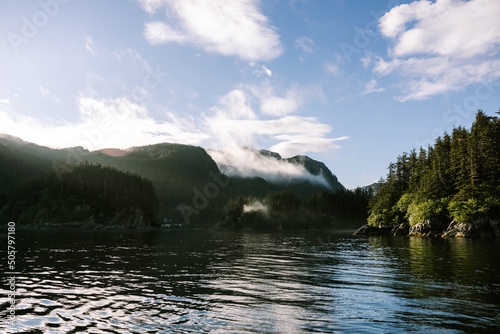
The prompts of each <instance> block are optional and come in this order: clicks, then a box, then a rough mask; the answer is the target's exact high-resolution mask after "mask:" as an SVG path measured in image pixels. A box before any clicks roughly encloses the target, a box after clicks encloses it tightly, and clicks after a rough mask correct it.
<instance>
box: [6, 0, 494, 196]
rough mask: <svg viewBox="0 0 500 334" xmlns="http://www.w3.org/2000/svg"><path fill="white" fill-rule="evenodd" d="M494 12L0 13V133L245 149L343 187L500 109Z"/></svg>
mask: <svg viewBox="0 0 500 334" xmlns="http://www.w3.org/2000/svg"><path fill="white" fill-rule="evenodd" d="M499 18H500V1H498V0H469V1H463V0H436V1H427V0H420V1H397V0H389V1H386V0H380V1H378V0H356V1H348V0H267V1H258V0H233V1H231V0H211V1H203V0H120V1H118V0H109V1H98V0H86V1H77V0H39V1H2V2H1V3H0V133H7V134H10V135H14V136H17V137H20V138H22V139H24V140H26V141H30V142H35V143H37V144H40V145H45V146H50V147H72V146H83V147H85V148H86V149H89V150H97V149H102V148H108V147H113V148H128V147H132V146H140V145H148V144H155V143H161V142H175V143H184V144H190V145H197V146H201V147H204V148H206V149H213V150H226V151H227V150H231V149H234V148H235V147H241V146H251V147H254V148H258V149H268V150H271V151H274V152H278V153H280V154H281V155H282V156H283V157H284V158H287V157H291V156H294V155H299V154H300V155H308V156H310V157H311V158H313V159H316V160H320V161H322V162H324V163H325V164H326V165H327V166H328V167H329V168H330V170H331V171H332V172H333V173H334V174H335V175H336V176H337V177H338V179H339V181H340V182H341V183H342V184H344V185H345V186H346V187H347V188H355V187H357V186H365V185H368V184H371V183H373V182H375V181H377V180H379V179H380V178H381V177H384V176H385V175H386V173H387V166H388V165H389V163H390V162H391V161H395V160H396V159H397V157H398V155H400V154H402V153H403V152H409V151H410V150H412V149H413V148H416V149H418V148H419V147H421V146H422V147H424V148H425V147H427V145H429V144H432V143H433V142H434V140H435V139H436V138H437V137H438V136H440V135H442V134H443V133H444V131H447V132H451V131H452V130H453V128H454V127H457V126H465V127H466V128H469V127H470V126H471V124H472V122H473V120H474V115H475V113H476V112H477V110H478V109H482V110H483V111H484V112H485V113H486V114H487V115H491V116H493V115H496V112H497V111H498V110H499V108H500V19H499Z"/></svg>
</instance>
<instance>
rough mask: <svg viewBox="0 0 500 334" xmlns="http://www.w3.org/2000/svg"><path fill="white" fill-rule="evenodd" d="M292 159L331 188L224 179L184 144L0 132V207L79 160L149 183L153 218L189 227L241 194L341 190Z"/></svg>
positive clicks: (302, 160) (218, 213)
mask: <svg viewBox="0 0 500 334" xmlns="http://www.w3.org/2000/svg"><path fill="white" fill-rule="evenodd" d="M271 153H272V152H269V154H271ZM272 154H273V155H275V156H276V157H279V155H277V154H275V153H272ZM279 159H281V157H279ZM292 160H293V161H290V162H291V163H295V164H302V165H303V166H304V168H305V169H307V170H308V171H309V172H310V173H311V175H318V174H319V173H320V172H321V174H322V175H324V176H325V178H326V179H327V180H329V182H331V184H332V185H333V187H330V186H325V185H321V184H317V183H311V182H307V181H305V180H297V181H296V182H295V181H293V180H291V181H289V182H269V181H266V180H265V179H263V178H260V177H251V178H248V177H247V178H243V177H227V176H225V175H223V174H221V172H220V170H219V168H218V166H217V164H216V163H215V162H214V160H213V159H212V158H211V157H210V155H208V154H207V152H206V151H205V150H204V149H203V148H200V147H194V146H188V145H180V144H168V143H164V144H157V145H150V146H143V147H133V148H130V149H127V150H117V149H106V150H100V151H94V152H89V151H88V150H85V149H83V148H82V147H73V148H67V149H50V148H47V147H43V146H38V145H35V144H32V143H27V142H24V141H22V140H19V139H16V138H13V137H9V136H5V135H4V136H3V137H2V138H0V161H1V162H2V163H1V165H0V184H1V185H2V189H1V190H0V209H2V208H3V207H4V206H5V205H6V204H8V203H11V204H12V202H11V201H12V198H13V197H14V196H18V197H16V200H21V198H20V197H19V196H20V195H15V194H16V192H17V193H19V191H21V190H20V189H21V188H22V189H24V190H22V191H21V193H23V194H24V195H25V196H27V193H28V192H29V191H28V190H26V189H32V190H33V191H35V192H43V189H45V188H43V189H39V188H36V187H35V185H36V184H39V182H41V181H40V178H44V179H47V178H48V180H49V181H50V182H55V180H59V182H63V179H64V177H66V178H67V177H69V176H68V175H71V173H72V172H73V173H74V165H76V166H78V165H80V164H84V165H85V164H91V165H98V166H101V167H99V168H103V167H102V166H110V167H113V168H115V172H118V171H122V172H126V173H132V174H137V175H138V176H140V177H141V178H143V179H144V180H149V181H151V183H152V185H153V187H154V190H155V193H156V196H157V198H158V211H159V213H158V214H157V216H158V217H159V218H160V220H162V219H163V218H167V219H169V220H171V221H173V222H178V223H186V222H189V223H191V224H192V225H205V224H211V223H214V222H215V221H217V220H221V219H223V218H224V217H225V216H226V204H227V202H228V200H230V199H233V198H236V197H237V196H240V195H241V196H253V197H257V198H264V197H265V196H266V195H267V194H268V193H270V192H271V193H273V192H281V191H292V192H294V193H296V194H298V195H299V196H300V197H301V198H302V199H307V198H309V197H310V196H311V195H312V194H315V193H318V192H320V191H324V190H327V189H330V190H331V191H334V190H335V189H337V188H338V189H344V188H343V186H342V185H341V184H340V183H338V180H337V178H336V177H335V176H334V175H333V174H332V173H331V172H330V170H328V168H327V167H326V166H325V165H324V164H322V163H321V162H318V161H315V160H312V159H310V158H308V157H303V156H301V157H294V158H292ZM96 168H97V167H96ZM31 181H33V182H34V183H31V184H30V185H29V186H27V187H28V188H26V182H31ZM37 182H38V183H37ZM50 182H49V183H50ZM52 186H54V185H53V184H52V183H50V187H49V188H50V189H52V188H51V187H52ZM103 186H104V185H103ZM23 187H24V188H23ZM30 187H31V188H30ZM33 187H35V188H36V189H35V188H33ZM332 188H334V189H332ZM51 196H52V195H51ZM137 196H140V195H139V194H137ZM31 200H33V201H35V200H44V201H45V202H47V201H46V199H43V196H42V197H36V196H35V197H32V198H31ZM109 203H111V202H109ZM112 203H115V202H112ZM33 205H34V204H33ZM69 207H71V205H70V204H68V208H69ZM17 209H19V207H17ZM17 209H16V210H17ZM20 210H21V209H20ZM23 210H24V209H22V210H21V211H23ZM68 210H69V209H68ZM3 212H4V213H5V212H6V211H5V210H4V211H3ZM13 212H16V213H19V215H21V214H22V213H21V212H20V211H19V212H18V211H15V210H14V211H12V210H11V211H10V213H11V214H12V213H13ZM23 213H24V211H23ZM43 217H45V216H43V215H38V216H37V214H36V213H34V214H33V212H31V213H30V214H29V215H27V216H24V217H23V220H28V218H29V219H35V218H38V219H41V218H43ZM62 217H67V216H66V215H62ZM17 218H18V217H14V218H11V219H17Z"/></svg>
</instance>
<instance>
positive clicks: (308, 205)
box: [220, 188, 372, 230]
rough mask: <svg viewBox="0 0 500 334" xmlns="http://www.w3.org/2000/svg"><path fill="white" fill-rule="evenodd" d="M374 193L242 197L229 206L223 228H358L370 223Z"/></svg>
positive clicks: (352, 191)
mask: <svg viewBox="0 0 500 334" xmlns="http://www.w3.org/2000/svg"><path fill="white" fill-rule="evenodd" d="M371 196H372V192H371V190H364V189H361V188H357V189H355V190H347V189H337V190H336V191H335V192H331V191H326V190H325V191H321V192H318V193H316V194H313V195H312V196H311V197H309V198H307V199H304V198H301V197H300V196H298V195H297V194H296V193H295V192H292V191H281V192H269V193H268V194H267V195H266V196H265V197H264V198H257V197H252V196H238V197H236V198H234V199H231V200H229V201H228V203H227V218H226V219H225V220H224V221H223V222H222V223H221V224H220V227H231V228H253V229H278V230H279V229H318V228H354V227H356V226H358V225H359V224H361V223H364V222H365V221H366V218H367V216H368V211H367V208H368V202H369V200H370V198H371Z"/></svg>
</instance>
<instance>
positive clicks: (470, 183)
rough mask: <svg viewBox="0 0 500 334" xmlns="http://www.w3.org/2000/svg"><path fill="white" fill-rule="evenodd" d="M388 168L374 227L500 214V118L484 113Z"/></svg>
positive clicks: (373, 211) (374, 204)
mask: <svg viewBox="0 0 500 334" xmlns="http://www.w3.org/2000/svg"><path fill="white" fill-rule="evenodd" d="M498 114H500V113H498ZM388 169H389V171H388V174H387V177H386V179H385V180H382V181H381V182H380V183H379V186H380V189H379V191H378V192H377V194H376V195H375V196H374V197H373V198H372V199H371V200H370V205H369V206H370V209H369V210H370V215H369V217H368V223H369V224H370V225H373V226H392V225H396V224H400V223H402V222H404V221H409V222H410V224H411V225H415V224H418V223H422V222H424V221H425V220H427V219H430V218H436V219H438V220H440V221H443V222H451V221H456V222H460V223H468V222H471V221H472V220H474V219H477V218H481V217H482V218H492V219H493V218H498V217H499V216H500V120H499V118H498V117H490V116H487V115H486V114H485V113H484V112H482V111H479V112H478V113H477V115H476V118H475V120H474V122H473V124H472V127H471V128H470V130H467V129H465V128H463V127H457V128H455V129H454V130H453V132H452V134H451V135H449V134H447V133H444V134H443V136H441V137H439V138H437V139H436V141H435V143H434V145H432V146H429V147H428V148H427V149H424V148H420V149H419V150H418V151H416V150H412V151H411V152H410V153H406V152H405V153H403V154H402V155H400V156H399V157H398V158H397V160H396V162H395V163H391V164H390V165H389V168H388Z"/></svg>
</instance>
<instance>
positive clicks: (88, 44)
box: [85, 35, 98, 56]
mask: <svg viewBox="0 0 500 334" xmlns="http://www.w3.org/2000/svg"><path fill="white" fill-rule="evenodd" d="M85 50H86V51H87V52H88V53H89V54H90V55H92V56H96V55H98V52H97V49H96V46H95V44H94V39H93V38H92V36H90V35H86V36H85Z"/></svg>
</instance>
